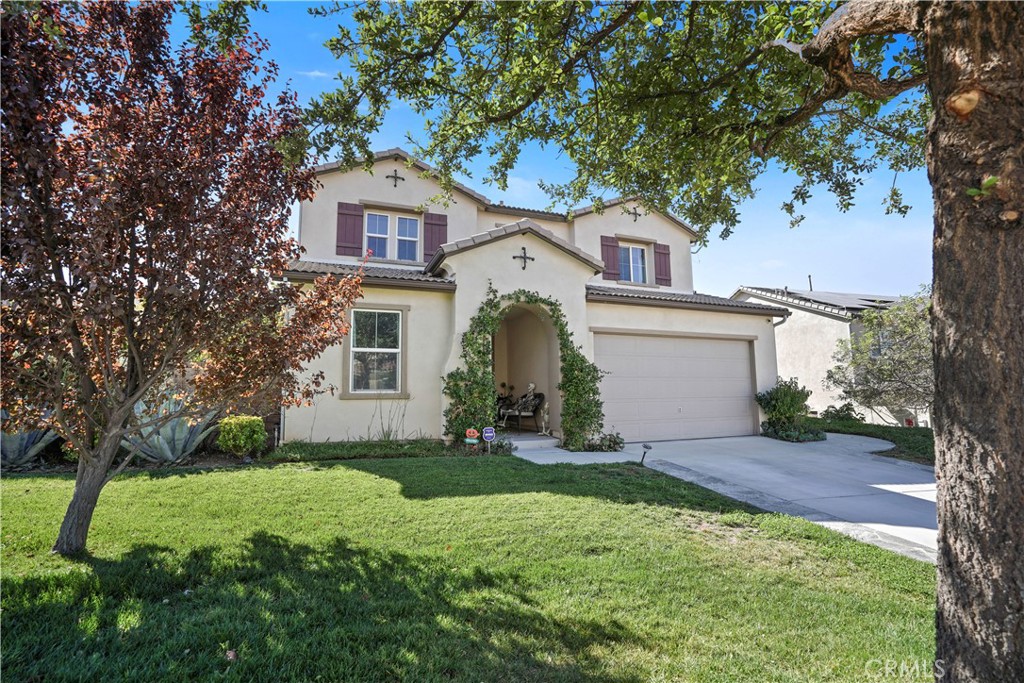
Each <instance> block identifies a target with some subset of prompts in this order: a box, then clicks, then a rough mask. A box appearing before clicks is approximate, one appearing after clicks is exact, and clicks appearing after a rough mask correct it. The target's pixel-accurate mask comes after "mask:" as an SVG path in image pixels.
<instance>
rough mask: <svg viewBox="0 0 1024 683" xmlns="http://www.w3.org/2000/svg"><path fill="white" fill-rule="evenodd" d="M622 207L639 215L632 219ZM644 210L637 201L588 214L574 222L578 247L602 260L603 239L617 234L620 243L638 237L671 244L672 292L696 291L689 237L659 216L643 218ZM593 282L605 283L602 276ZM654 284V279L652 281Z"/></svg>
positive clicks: (650, 266) (637, 239)
mask: <svg viewBox="0 0 1024 683" xmlns="http://www.w3.org/2000/svg"><path fill="white" fill-rule="evenodd" d="M623 206H627V207H631V208H635V209H636V210H638V211H640V216H639V217H638V218H637V219H636V221H634V220H633V217H632V216H630V215H628V214H624V213H623V212H622V208H623ZM643 211H644V209H643V207H641V206H639V205H637V204H635V203H634V202H627V203H626V204H624V205H618V206H613V207H611V208H608V209H606V210H605V212H604V213H603V214H597V213H588V214H584V215H583V216H580V217H579V218H577V219H576V220H575V223H574V226H573V231H574V233H575V239H576V241H575V244H576V246H578V247H579V248H580V249H582V250H583V251H585V252H587V253H588V254H593V255H594V256H595V257H596V258H597V259H600V258H601V236H602V235H616V236H618V237H619V239H620V240H628V239H629V238H631V237H632V238H635V240H636V241H639V242H660V243H662V244H667V245H669V248H670V261H671V263H672V289H677V290H680V291H683V292H692V291H693V264H692V257H691V254H690V238H689V236H688V235H687V233H686V232H685V231H684V230H682V229H681V228H680V227H679V226H678V225H676V224H675V223H673V222H671V221H670V220H668V219H667V218H665V217H664V216H661V215H659V214H655V213H652V214H647V215H644V213H643ZM649 259H650V261H649V263H648V264H647V267H648V268H649V269H652V272H653V268H654V262H653V254H651V255H649ZM594 281H595V282H597V281H600V282H606V281H605V280H602V279H601V276H600V275H597V276H596V277H595V278H594ZM652 281H653V278H652Z"/></svg>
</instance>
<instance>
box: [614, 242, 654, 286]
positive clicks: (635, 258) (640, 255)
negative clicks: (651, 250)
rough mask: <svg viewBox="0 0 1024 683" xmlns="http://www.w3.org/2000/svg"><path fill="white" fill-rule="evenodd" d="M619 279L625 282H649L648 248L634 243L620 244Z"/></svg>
mask: <svg viewBox="0 0 1024 683" xmlns="http://www.w3.org/2000/svg"><path fill="white" fill-rule="evenodd" d="M619 279H620V280H622V281H624V282H638V283H641V284H646V283H647V249H646V248H645V247H641V246H634V245H626V244H620V245H619Z"/></svg>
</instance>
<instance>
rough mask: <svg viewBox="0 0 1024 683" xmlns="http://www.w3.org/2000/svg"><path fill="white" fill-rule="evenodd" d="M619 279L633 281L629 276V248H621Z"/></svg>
mask: <svg viewBox="0 0 1024 683" xmlns="http://www.w3.org/2000/svg"><path fill="white" fill-rule="evenodd" d="M619 279H620V280H627V281H629V280H632V278H631V277H630V276H629V247H619Z"/></svg>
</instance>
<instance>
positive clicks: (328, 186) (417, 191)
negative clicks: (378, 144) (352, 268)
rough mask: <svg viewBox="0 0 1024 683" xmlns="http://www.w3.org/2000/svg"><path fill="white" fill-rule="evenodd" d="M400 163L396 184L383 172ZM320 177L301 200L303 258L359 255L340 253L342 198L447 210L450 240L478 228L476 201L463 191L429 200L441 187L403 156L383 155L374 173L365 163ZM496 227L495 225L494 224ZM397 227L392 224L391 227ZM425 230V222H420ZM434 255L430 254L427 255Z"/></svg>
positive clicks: (339, 258)
mask: <svg viewBox="0 0 1024 683" xmlns="http://www.w3.org/2000/svg"><path fill="white" fill-rule="evenodd" d="M395 169H398V174H399V175H400V176H402V177H404V178H405V181H404V182H399V183H398V187H394V181H392V180H388V179H387V178H385V177H384V176H386V175H390V174H391V172H392V171H394V170H395ZM319 180H320V182H321V184H322V185H323V187H322V188H321V189H320V190H319V191H318V192H317V194H316V197H314V198H313V201H312V202H302V204H301V205H300V206H299V242H300V244H302V246H303V247H305V248H306V254H305V255H304V256H303V258H304V259H306V260H309V261H327V262H356V261H358V260H359V259H357V258H355V257H345V256H338V255H336V254H335V251H336V248H335V247H336V237H337V229H338V202H350V203H353V204H370V205H372V204H373V203H374V202H377V203H381V204H384V205H387V208H390V207H391V206H394V207H399V208H396V209H395V210H394V212H395V213H399V212H400V208H401V207H404V210H405V211H406V212H408V213H415V212H416V210H417V207H419V206H420V205H421V204H422V205H423V206H424V209H425V210H427V211H431V212H434V213H443V214H447V216H448V240H449V241H455V240H458V239H462V238H463V237H468V236H470V235H472V234H474V233H476V232H479V230H477V206H478V204H477V203H476V202H475V201H473V200H472V199H470V198H469V197H468V196H466V195H465V194H463V193H461V192H456V193H455V195H454V197H453V198H452V201H451V203H450V204H449V205H448V206H443V205H441V204H436V203H434V204H431V203H427V199H428V198H430V197H432V196H434V195H436V194H437V193H438V192H439V191H440V187H439V186H438V185H437V183H436V182H434V181H433V180H431V179H429V178H421V177H420V176H419V174H418V172H417V171H416V170H415V169H411V168H406V167H405V164H404V162H401V161H397V162H396V161H380V162H377V164H376V166H375V167H374V174H373V175H370V174H369V173H367V172H365V171H364V170H363V169H362V168H357V169H353V170H351V171H346V172H340V171H330V172H327V173H321V174H320V176H319ZM491 227H492V228H493V227H494V226H493V225H492V226H491ZM392 229H394V228H392ZM420 229H421V230H422V224H421V226H420ZM429 256H430V255H427V258H429Z"/></svg>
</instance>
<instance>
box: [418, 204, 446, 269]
mask: <svg viewBox="0 0 1024 683" xmlns="http://www.w3.org/2000/svg"><path fill="white" fill-rule="evenodd" d="M447 241H448V216H447V215H445V214H443V213H425V214H423V260H424V261H429V260H430V257H431V256H433V255H434V252H435V251H437V248H438V247H440V246H441V245H442V244H444V243H445V242H447Z"/></svg>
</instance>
